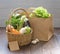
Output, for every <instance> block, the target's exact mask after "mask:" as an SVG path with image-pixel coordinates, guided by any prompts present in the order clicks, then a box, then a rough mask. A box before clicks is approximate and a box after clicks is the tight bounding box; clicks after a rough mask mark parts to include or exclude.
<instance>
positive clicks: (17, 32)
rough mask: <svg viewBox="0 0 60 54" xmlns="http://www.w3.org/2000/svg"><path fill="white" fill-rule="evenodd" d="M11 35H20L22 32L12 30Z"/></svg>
mask: <svg viewBox="0 0 60 54" xmlns="http://www.w3.org/2000/svg"><path fill="white" fill-rule="evenodd" d="M11 33H13V34H20V32H19V31H17V30H16V29H11Z"/></svg>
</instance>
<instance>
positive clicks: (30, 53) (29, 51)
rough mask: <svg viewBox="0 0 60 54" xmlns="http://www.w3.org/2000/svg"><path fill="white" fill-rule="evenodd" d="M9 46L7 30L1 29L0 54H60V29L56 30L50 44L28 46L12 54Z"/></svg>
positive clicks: (41, 43)
mask: <svg viewBox="0 0 60 54" xmlns="http://www.w3.org/2000/svg"><path fill="white" fill-rule="evenodd" d="M7 45H8V42H7V38H6V32H5V29H4V28H0V54H60V29H55V30H54V36H53V37H52V38H51V39H50V40H49V41H48V42H42V41H41V42H40V43H37V44H36V45H32V44H31V45H27V46H24V47H21V50H20V51H15V52H11V51H10V50H9V49H8V47H7Z"/></svg>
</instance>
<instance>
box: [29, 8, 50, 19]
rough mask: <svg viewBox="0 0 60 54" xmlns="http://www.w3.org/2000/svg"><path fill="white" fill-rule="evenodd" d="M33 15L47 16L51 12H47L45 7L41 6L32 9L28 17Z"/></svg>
mask: <svg viewBox="0 0 60 54" xmlns="http://www.w3.org/2000/svg"><path fill="white" fill-rule="evenodd" d="M33 16H37V17H43V18H48V17H50V16H51V14H50V13H48V11H47V9H45V8H43V7H38V8H36V9H35V10H33V13H31V14H30V17H33Z"/></svg>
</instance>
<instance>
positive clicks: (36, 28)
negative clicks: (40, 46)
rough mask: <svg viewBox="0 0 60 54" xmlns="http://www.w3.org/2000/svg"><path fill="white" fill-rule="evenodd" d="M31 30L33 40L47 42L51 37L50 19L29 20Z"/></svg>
mask: <svg viewBox="0 0 60 54" xmlns="http://www.w3.org/2000/svg"><path fill="white" fill-rule="evenodd" d="M29 21H30V25H31V27H32V29H33V39H36V38H38V39H39V40H42V41H48V40H49V39H50V38H51V37H52V36H53V30H54V29H53V22H52V17H49V18H37V17H35V18H29Z"/></svg>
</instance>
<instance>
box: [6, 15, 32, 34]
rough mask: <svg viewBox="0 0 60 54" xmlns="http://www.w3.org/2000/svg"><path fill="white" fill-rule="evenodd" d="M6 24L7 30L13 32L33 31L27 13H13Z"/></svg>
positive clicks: (27, 32) (25, 32) (26, 32)
mask: <svg viewBox="0 0 60 54" xmlns="http://www.w3.org/2000/svg"><path fill="white" fill-rule="evenodd" d="M6 24H7V31H8V32H11V33H13V34H29V33H31V28H30V23H29V20H28V18H27V17H26V16H25V15H20V14H13V15H12V16H11V18H10V19H9V20H8V21H6Z"/></svg>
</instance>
